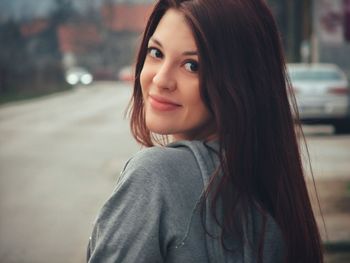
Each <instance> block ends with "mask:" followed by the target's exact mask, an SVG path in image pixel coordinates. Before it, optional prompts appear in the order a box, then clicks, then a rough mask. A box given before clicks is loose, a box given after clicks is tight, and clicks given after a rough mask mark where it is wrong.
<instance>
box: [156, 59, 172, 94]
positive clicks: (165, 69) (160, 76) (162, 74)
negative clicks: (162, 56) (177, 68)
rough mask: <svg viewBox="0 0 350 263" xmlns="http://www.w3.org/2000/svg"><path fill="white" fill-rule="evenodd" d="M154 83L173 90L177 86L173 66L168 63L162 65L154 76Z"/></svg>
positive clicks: (159, 86)
mask: <svg viewBox="0 0 350 263" xmlns="http://www.w3.org/2000/svg"><path fill="white" fill-rule="evenodd" d="M153 83H154V84H155V85H156V86H157V87H158V88H160V89H167V90H169V91H173V90H174V89H175V88H176V80H175V76H174V71H173V69H172V68H171V66H170V65H167V64H166V63H163V64H162V65H160V67H159V68H158V70H157V72H156V74H155V75H154V77H153Z"/></svg>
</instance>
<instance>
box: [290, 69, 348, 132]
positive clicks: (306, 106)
mask: <svg viewBox="0 0 350 263" xmlns="http://www.w3.org/2000/svg"><path fill="white" fill-rule="evenodd" d="M287 68H288V73H289V77H290V80H291V84H292V87H293V90H294V94H295V98H296V102H297V106H298V111H299V117H300V119H301V121H302V122H304V123H308V124H332V125H334V127H335V132H336V133H348V132H350V88H349V82H348V80H347V77H346V75H345V74H344V72H343V71H342V70H341V69H340V68H339V67H338V66H336V65H334V64H288V65H287Z"/></svg>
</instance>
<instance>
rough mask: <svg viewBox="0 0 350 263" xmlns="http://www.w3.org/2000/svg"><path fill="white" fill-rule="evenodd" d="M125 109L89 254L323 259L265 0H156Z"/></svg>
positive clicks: (99, 257) (93, 258)
mask: <svg viewBox="0 0 350 263" xmlns="http://www.w3.org/2000/svg"><path fill="white" fill-rule="evenodd" d="M131 106H132V107H131V129H132V132H133V135H134V137H135V138H136V140H137V141H138V142H140V143H141V144H142V145H144V146H147V147H148V148H146V149H144V150H142V151H141V152H139V153H138V154H136V155H135V156H134V157H133V158H132V159H131V160H130V161H129V162H128V163H127V164H126V166H125V168H124V171H123V172H122V175H121V177H120V179H119V181H118V183H117V186H116V188H115V190H114V192H113V194H112V196H111V197H110V199H109V200H108V201H107V202H106V204H105V205H104V207H103V208H102V210H101V212H100V214H99V216H98V218H97V220H96V223H95V227H94V230H93V235H92V238H91V240H90V244H89V255H88V260H89V262H127V263H132V262H308V263H309V262H323V258H322V251H321V241H320V236H319V233H318V229H317V225H316V223H315V219H314V215H313V212H312V209H311V205H310V200H309V197H308V194H307V189H306V186H305V181H304V177H303V168H302V163H301V160H300V153H299V148H298V143H297V138H296V133H295V131H294V125H293V118H292V114H291V109H290V106H289V101H288V97H287V87H286V76H285V64H284V58H283V54H282V50H281V46H280V41H279V37H278V32H277V29H276V25H275V22H274V20H273V17H272V15H271V13H270V11H269V9H268V8H267V6H266V4H265V1H263V0H215V1H214V0H188V1H184V0H160V1H158V2H157V4H156V5H155V7H154V10H153V12H152V14H151V16H150V18H149V21H148V23H147V26H146V30H145V32H144V36H143V40H142V43H141V47H140V50H139V55H138V59H137V64H136V74H135V84H134V93H133V97H132V103H131ZM163 139H165V140H163ZM168 140H170V141H171V143H170V144H167V145H165V146H154V144H162V141H168Z"/></svg>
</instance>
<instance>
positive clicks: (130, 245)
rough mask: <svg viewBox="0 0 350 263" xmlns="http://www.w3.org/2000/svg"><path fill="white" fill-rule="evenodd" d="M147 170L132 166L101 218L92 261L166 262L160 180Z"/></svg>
mask: <svg viewBox="0 0 350 263" xmlns="http://www.w3.org/2000/svg"><path fill="white" fill-rule="evenodd" d="M154 177H155V176H154V175H152V174H150V173H149V172H148V171H147V169H145V168H143V167H139V166H137V167H134V166H132V165H131V166H130V165H128V166H127V167H126V169H125V170H124V172H123V173H122V175H121V178H120V180H119V181H118V184H117V187H116V189H115V191H114V192H113V194H112V196H111V197H110V198H109V199H108V201H107V202H106V203H105V205H104V206H103V208H102V209H101V211H100V214H99V215H98V217H97V219H96V222H95V225H94V229H93V233H92V236H91V238H90V242H89V247H88V262H90V263H97V262H99V263H101V262H103V263H105V262H113V263H118V262H128V263H134V262H138V263H139V262H141V263H142V262H155V263H156V262H163V261H164V258H165V254H166V246H165V245H164V244H165V242H163V240H162V236H163V233H162V230H161V225H162V222H161V218H162V213H163V211H162V210H163V206H164V200H162V196H163V193H162V191H163V187H162V185H161V181H160V180H155V178H154Z"/></svg>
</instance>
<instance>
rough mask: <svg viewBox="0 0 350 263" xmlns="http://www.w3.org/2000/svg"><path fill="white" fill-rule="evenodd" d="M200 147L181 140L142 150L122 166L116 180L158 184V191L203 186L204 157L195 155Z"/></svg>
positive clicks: (194, 143)
mask: <svg viewBox="0 0 350 263" xmlns="http://www.w3.org/2000/svg"><path fill="white" fill-rule="evenodd" d="M203 147H205V146H202V144H201V143H200V142H196V141H194V142H187V141H185V142H177V143H173V144H170V145H167V146H154V147H149V148H145V149H143V150H141V151H139V152H137V153H136V154H135V155H134V156H133V157H132V158H131V159H130V160H129V161H128V162H127V163H126V165H125V167H124V170H123V172H122V175H121V179H120V180H122V181H124V180H132V181H137V182H138V183H139V184H145V183H146V184H154V185H162V188H168V187H171V188H173V187H177V186H179V185H182V187H184V185H186V184H188V185H200V184H202V185H203V179H202V178H203V177H202V176H203V171H204V170H203V167H202V163H203V162H204V161H203V158H205V157H203V156H205V155H206V154H198V153H197V152H196V150H198V149H202V148H203ZM204 151H205V150H204V148H203V149H202V152H204ZM199 155H201V156H199Z"/></svg>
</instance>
